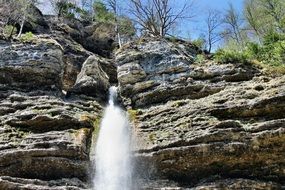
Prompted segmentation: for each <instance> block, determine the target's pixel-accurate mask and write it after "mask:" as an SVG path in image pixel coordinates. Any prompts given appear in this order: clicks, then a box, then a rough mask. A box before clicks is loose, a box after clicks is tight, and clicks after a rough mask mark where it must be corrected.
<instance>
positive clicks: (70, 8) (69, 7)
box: [56, 1, 87, 18]
mask: <svg viewBox="0 0 285 190" xmlns="http://www.w3.org/2000/svg"><path fill="white" fill-rule="evenodd" d="M56 7H57V9H58V16H62V17H65V18H75V17H79V16H80V15H86V14H87V13H86V11H85V10H83V9H80V8H79V7H78V6H77V5H76V4H74V3H71V2H69V1H58V2H57V3H56Z"/></svg>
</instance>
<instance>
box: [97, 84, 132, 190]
mask: <svg viewBox="0 0 285 190" xmlns="http://www.w3.org/2000/svg"><path fill="white" fill-rule="evenodd" d="M109 93H110V94H109V105H108V107H107V108H106V111H105V114H104V117H103V120H102V123H101V125H100V132H99V137H98V140H97V144H96V153H95V154H96V155H95V162H96V163H95V167H96V172H95V179H94V185H95V189H96V190H132V184H131V182H132V179H131V178H132V163H131V157H130V125H129V121H128V118H127V115H126V113H125V112H124V111H123V110H122V109H120V107H118V106H116V105H115V100H116V98H117V88H116V87H111V88H110V89H109Z"/></svg>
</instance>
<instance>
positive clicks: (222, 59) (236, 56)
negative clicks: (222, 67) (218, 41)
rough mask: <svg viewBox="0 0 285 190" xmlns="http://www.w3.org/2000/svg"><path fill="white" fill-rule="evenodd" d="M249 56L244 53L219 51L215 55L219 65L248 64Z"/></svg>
mask: <svg viewBox="0 0 285 190" xmlns="http://www.w3.org/2000/svg"><path fill="white" fill-rule="evenodd" d="M249 58H250V56H249V54H248V53H246V52H244V51H234V50H225V49H219V50H217V52H216V53H215V55H214V59H215V60H216V61H217V62H218V63H247V62H248V61H249Z"/></svg>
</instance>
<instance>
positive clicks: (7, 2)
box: [0, 0, 37, 38]
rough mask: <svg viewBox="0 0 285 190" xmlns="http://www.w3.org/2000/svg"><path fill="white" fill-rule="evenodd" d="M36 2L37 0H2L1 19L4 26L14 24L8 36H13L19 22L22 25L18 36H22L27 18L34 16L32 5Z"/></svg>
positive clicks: (0, 5) (0, 1)
mask: <svg viewBox="0 0 285 190" xmlns="http://www.w3.org/2000/svg"><path fill="white" fill-rule="evenodd" d="M36 3H37V1H36V0H0V20H1V21H2V23H3V25H4V26H3V27H5V26H7V25H11V26H12V30H11V31H10V34H9V36H8V38H11V37H12V34H13V33H14V31H15V28H16V25H17V24H19V25H20V29H19V33H18V36H17V37H21V34H22V31H23V27H24V24H25V22H26V19H27V18H28V17H30V18H31V17H32V14H31V11H32V10H31V6H32V5H35V4H36Z"/></svg>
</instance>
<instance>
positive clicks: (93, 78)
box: [71, 56, 110, 99]
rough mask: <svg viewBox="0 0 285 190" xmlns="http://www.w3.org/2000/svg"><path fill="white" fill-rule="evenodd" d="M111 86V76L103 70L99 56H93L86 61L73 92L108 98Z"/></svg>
mask: <svg viewBox="0 0 285 190" xmlns="http://www.w3.org/2000/svg"><path fill="white" fill-rule="evenodd" d="M109 87H110V84H109V77H108V75H107V74H106V73H105V72H104V71H103V69H102V67H101V65H100V62H99V58H98V57H96V56H91V57H89V58H88V59H87V60H86V61H85V62H84V64H83V66H82V69H81V72H80V73H79V74H78V76H77V80H76V82H75V85H74V87H73V88H72V89H71V92H74V93H79V94H85V95H90V96H98V97H100V98H102V99H106V98H107V97H108V89H109Z"/></svg>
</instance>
